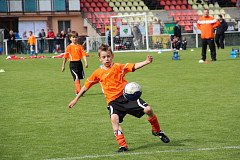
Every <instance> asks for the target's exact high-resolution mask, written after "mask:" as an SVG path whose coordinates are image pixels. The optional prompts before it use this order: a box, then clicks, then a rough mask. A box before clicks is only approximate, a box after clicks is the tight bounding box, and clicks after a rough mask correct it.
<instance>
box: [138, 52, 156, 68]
mask: <svg viewBox="0 0 240 160" xmlns="http://www.w3.org/2000/svg"><path fill="white" fill-rule="evenodd" d="M152 61H153V57H152V56H150V55H147V58H146V60H145V61H143V62H138V63H135V65H134V70H137V69H139V68H142V67H143V66H145V65H148V64H150V63H152Z"/></svg>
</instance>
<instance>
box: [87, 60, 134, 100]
mask: <svg viewBox="0 0 240 160" xmlns="http://www.w3.org/2000/svg"><path fill="white" fill-rule="evenodd" d="M134 65H135V64H130V63H127V64H119V63H114V64H113V65H112V66H111V67H110V68H108V69H107V70H106V69H104V68H103V67H100V68H98V69H97V70H95V71H94V72H93V74H92V75H91V76H90V77H88V79H87V80H86V82H85V84H84V86H85V87H86V88H87V89H89V88H90V87H91V86H92V85H94V84H96V83H100V85H101V88H102V92H103V94H104V95H105V97H106V101H107V103H109V102H111V101H113V100H115V99H117V98H118V97H120V96H121V95H122V94H123V89H124V86H125V85H126V84H127V83H128V82H127V81H126V80H125V79H124V76H125V75H126V73H128V72H133V71H134V70H133V67H134Z"/></svg>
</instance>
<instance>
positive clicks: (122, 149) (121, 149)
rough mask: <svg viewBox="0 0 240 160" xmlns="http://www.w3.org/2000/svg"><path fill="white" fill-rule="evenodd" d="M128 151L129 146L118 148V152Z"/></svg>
mask: <svg viewBox="0 0 240 160" xmlns="http://www.w3.org/2000/svg"><path fill="white" fill-rule="evenodd" d="M127 151H128V148H126V147H119V149H118V150H117V152H118V153H121V152H127Z"/></svg>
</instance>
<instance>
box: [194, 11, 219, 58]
mask: <svg viewBox="0 0 240 160" xmlns="http://www.w3.org/2000/svg"><path fill="white" fill-rule="evenodd" d="M203 14H204V15H203V16H202V17H200V18H199V19H198V21H197V28H198V29H199V30H200V31H201V39H202V59H201V60H200V61H201V62H204V61H206V52H207V45H209V48H210V51H211V59H212V61H216V60H217V58H216V56H217V55H216V47H215V43H214V29H215V28H217V27H218V26H219V25H220V23H219V21H217V20H216V19H214V18H213V17H211V16H209V10H208V9H205V10H204V11H203ZM200 61H199V62H200Z"/></svg>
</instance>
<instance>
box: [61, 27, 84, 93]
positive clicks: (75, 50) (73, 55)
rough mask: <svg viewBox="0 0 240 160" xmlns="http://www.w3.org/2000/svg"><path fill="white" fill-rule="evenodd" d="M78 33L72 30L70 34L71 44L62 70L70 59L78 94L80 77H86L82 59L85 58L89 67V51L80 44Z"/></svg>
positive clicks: (65, 55) (67, 49)
mask: <svg viewBox="0 0 240 160" xmlns="http://www.w3.org/2000/svg"><path fill="white" fill-rule="evenodd" d="M77 35H78V33H77V32H76V31H72V32H71V35H70V40H71V42H72V43H71V44H69V45H68V46H67V48H66V52H65V54H64V59H63V64H62V72H63V71H64V70H65V64H66V61H67V59H68V60H69V61H70V63H69V68H70V72H71V74H72V77H73V80H74V82H75V94H78V93H79V91H80V89H81V84H80V79H83V78H84V70H83V65H82V61H81V59H82V58H83V60H84V62H85V67H86V68H87V67H88V62H87V57H86V55H87V53H86V51H85V50H84V48H83V47H82V46H81V45H80V44H78V36H77Z"/></svg>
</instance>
